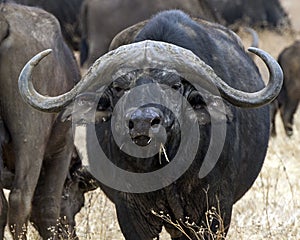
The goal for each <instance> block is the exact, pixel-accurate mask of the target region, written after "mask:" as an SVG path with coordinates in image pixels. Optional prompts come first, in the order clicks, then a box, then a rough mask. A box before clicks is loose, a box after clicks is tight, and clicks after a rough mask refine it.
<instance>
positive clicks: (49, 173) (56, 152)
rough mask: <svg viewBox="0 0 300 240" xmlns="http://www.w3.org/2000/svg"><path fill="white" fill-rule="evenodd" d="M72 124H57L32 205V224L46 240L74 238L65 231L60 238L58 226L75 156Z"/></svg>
mask: <svg viewBox="0 0 300 240" xmlns="http://www.w3.org/2000/svg"><path fill="white" fill-rule="evenodd" d="M69 124H70V122H65V123H61V122H56V125H55V127H54V128H53V130H52V133H51V137H50V139H49V145H48V146H47V149H46V153H45V159H44V163H43V167H42V171H41V175H40V179H39V182H38V185H37V189H36V192H35V196H34V201H33V204H32V208H33V211H32V216H31V220H32V221H33V222H34V224H35V226H36V227H37V229H38V231H39V233H40V234H41V236H42V237H43V239H62V238H66V239H67V238H68V235H69V234H70V235H71V234H72V233H65V232H64V230H62V231H61V232H62V235H61V232H60V231H59V230H61V228H64V226H59V217H60V204H61V198H62V191H63V185H64V182H65V179H66V177H67V174H68V170H69V165H70V161H71V155H72V152H73V140H72V139H73V138H72V132H71V128H70V127H69V126H68V125H69ZM64 235H66V236H64Z"/></svg>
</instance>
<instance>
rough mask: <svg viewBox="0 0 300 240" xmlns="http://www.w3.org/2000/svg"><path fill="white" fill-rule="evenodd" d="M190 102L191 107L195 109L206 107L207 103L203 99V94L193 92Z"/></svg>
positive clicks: (189, 98)
mask: <svg viewBox="0 0 300 240" xmlns="http://www.w3.org/2000/svg"><path fill="white" fill-rule="evenodd" d="M188 102H189V103H190V104H191V106H192V107H193V108H195V109H200V108H203V107H205V105H206V104H205V101H204V100H203V97H202V96H201V94H200V93H199V92H197V91H193V92H191V93H190V94H189V96H188Z"/></svg>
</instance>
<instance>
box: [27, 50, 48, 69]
mask: <svg viewBox="0 0 300 240" xmlns="http://www.w3.org/2000/svg"><path fill="white" fill-rule="evenodd" d="M52 51H53V50H52V49H50V48H49V49H46V50H44V51H42V52H39V53H38V54H36V55H35V56H34V57H33V58H32V60H31V61H30V65H31V66H36V65H37V64H38V63H39V62H40V61H41V60H42V59H43V58H45V57H46V56H48V55H49V54H50V53H51V52H52Z"/></svg>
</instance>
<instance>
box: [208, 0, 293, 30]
mask: <svg viewBox="0 0 300 240" xmlns="http://www.w3.org/2000/svg"><path fill="white" fill-rule="evenodd" d="M208 4H209V5H210V6H211V7H212V8H213V9H214V10H215V11H216V12H217V13H218V14H219V15H220V17H222V18H223V20H224V21H225V23H226V25H228V26H229V25H236V24H237V25H240V24H242V25H247V26H251V27H271V28H272V27H273V28H274V27H280V26H288V25H290V21H289V19H288V16H287V14H286V12H285V11H284V9H283V7H282V6H281V4H280V1H279V0H251V1H249V0H212V1H209V2H208Z"/></svg>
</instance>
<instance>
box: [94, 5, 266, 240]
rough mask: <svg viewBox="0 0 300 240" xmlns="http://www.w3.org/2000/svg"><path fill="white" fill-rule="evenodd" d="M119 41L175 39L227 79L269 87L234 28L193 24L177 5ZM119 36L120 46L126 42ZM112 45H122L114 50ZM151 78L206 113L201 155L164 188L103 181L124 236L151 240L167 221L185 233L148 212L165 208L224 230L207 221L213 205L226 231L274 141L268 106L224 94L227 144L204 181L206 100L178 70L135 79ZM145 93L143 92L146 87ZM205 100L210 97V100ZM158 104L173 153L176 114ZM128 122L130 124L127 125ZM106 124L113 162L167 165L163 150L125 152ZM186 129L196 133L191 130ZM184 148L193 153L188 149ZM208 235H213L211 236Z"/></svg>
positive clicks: (101, 129) (252, 87) (103, 135)
mask: <svg viewBox="0 0 300 240" xmlns="http://www.w3.org/2000/svg"><path fill="white" fill-rule="evenodd" d="M124 34H125V33H124ZM127 37H128V38H127ZM120 39H124V42H125V43H126V44H127V43H130V42H139V41H143V40H155V41H163V42H167V43H172V44H175V45H178V46H181V47H184V48H186V49H190V50H192V51H193V53H194V54H196V55H197V56H198V57H200V58H201V59H202V60H203V61H204V62H206V63H207V64H208V65H210V66H211V67H212V68H213V69H214V71H215V72H216V74H217V75H218V76H219V77H220V78H222V79H223V81H225V82H226V83H227V84H229V85H230V86H232V87H234V88H236V89H240V90H243V91H247V92H252V91H257V90H259V89H261V88H263V86H264V83H263V81H262V79H261V76H260V74H259V71H258V69H257V67H256V66H255V64H254V62H253V61H252V60H251V58H250V57H249V56H248V54H247V53H246V52H245V50H244V48H243V47H242V46H241V44H240V41H239V39H238V37H237V36H236V35H235V34H234V33H233V32H231V31H230V30H228V29H227V28H225V27H223V26H221V25H218V24H213V23H209V22H206V21H203V20H198V21H197V22H196V21H194V20H192V19H191V18H190V17H189V16H187V15H186V14H184V13H183V12H181V11H178V10H173V11H164V12H161V13H159V14H157V15H156V16H154V17H153V18H152V19H151V20H149V21H148V22H147V23H146V24H145V25H143V27H141V28H140V29H137V31H135V32H134V34H130V35H128V36H126V34H125V37H124V38H120ZM117 42H118V44H119V45H122V42H120V41H117ZM114 47H117V46H113V47H112V48H114ZM133 74H134V73H133ZM160 74H161V75H160ZM166 76H168V77H166ZM124 79H125V81H120V82H121V84H117V87H116V86H111V87H110V88H109V91H107V92H106V94H108V96H109V97H107V101H108V102H110V105H109V106H106V107H103V106H100V107H99V110H101V111H102V110H103V109H106V111H110V110H111V109H113V107H114V103H115V102H116V101H117V99H118V98H120V94H121V93H122V91H125V90H126V89H127V87H128V84H130V79H131V78H130V77H128V79H127V82H126V76H125V77H124ZM124 79H123V80H124ZM122 82H123V83H124V85H122ZM147 82H158V83H163V84H167V85H169V86H170V87H173V88H174V89H177V91H179V92H180V93H181V94H182V95H183V96H185V97H186V98H187V99H188V101H189V102H190V104H192V106H193V108H194V111H195V112H196V113H197V114H199V116H202V118H199V119H197V121H198V123H199V130H200V133H201V139H200V143H199V146H198V152H197V155H196V157H195V159H194V161H193V163H192V165H191V166H190V167H189V169H188V170H187V171H186V172H185V173H184V174H183V175H182V176H181V177H180V178H179V179H178V180H177V181H175V182H173V183H172V184H171V185H169V186H167V187H165V188H163V189H160V190H157V191H155V192H149V193H139V194H134V193H126V192H119V191H116V190H113V189H110V188H108V187H106V186H104V185H102V189H103V190H104V192H105V193H106V194H107V196H108V197H109V198H110V199H111V200H112V201H113V202H114V203H115V205H116V210H117V215H118V221H119V224H120V227H121V230H122V233H123V234H124V236H125V239H126V240H137V239H141V240H150V239H153V238H155V237H158V236H159V233H160V232H161V230H162V227H163V226H165V227H166V229H167V231H168V232H169V233H170V234H171V236H172V239H176V240H180V239H182V240H183V239H187V238H186V237H185V236H184V235H183V234H182V233H181V232H180V231H178V229H176V228H175V227H174V226H172V225H170V224H168V223H166V222H164V221H163V220H162V219H161V218H159V217H157V216H154V215H153V214H152V213H151V210H154V211H155V212H157V213H160V212H161V211H162V212H163V213H164V214H165V215H167V214H168V216H170V218H171V219H172V220H173V221H174V222H176V220H178V221H181V220H182V221H183V222H185V220H186V218H188V219H189V221H190V222H194V223H195V224H196V225H198V226H206V227H210V228H211V230H212V231H213V232H215V233H216V232H217V231H218V230H220V221H218V220H217V219H216V218H214V219H213V220H212V222H210V223H209V225H210V226H207V224H206V223H207V222H206V212H207V210H209V209H212V208H216V209H218V212H219V214H220V217H221V218H222V219H223V224H224V228H225V232H224V233H226V232H227V231H228V228H229V225H230V219H231V212H232V206H233V204H234V203H235V202H236V201H238V200H239V199H240V198H241V197H242V196H243V195H244V194H245V193H246V192H247V191H248V189H249V188H250V187H251V186H252V184H253V182H254V181H255V179H256V177H257V176H258V174H259V172H260V170H261V167H262V165H263V161H264V158H265V155H266V151H267V147H268V140H269V127H270V121H269V107H268V106H264V107H261V108H257V109H242V108H237V107H234V106H233V105H231V104H229V103H228V102H226V101H225V100H224V103H225V104H226V107H227V129H226V138H225V143H224V147H223V150H222V153H221V155H220V157H219V159H218V162H217V164H216V166H215V167H214V168H213V170H212V171H211V172H210V173H209V174H208V175H207V176H206V177H204V178H203V179H199V178H198V172H199V170H200V167H201V164H202V162H203V159H204V156H205V154H206V153H207V148H208V145H209V141H210V138H211V125H210V120H209V119H210V117H211V116H209V114H208V112H206V111H205V109H206V107H207V106H206V105H205V104H204V102H201V101H200V102H199V100H198V101H195V99H194V97H193V95H192V93H193V87H192V86H191V85H190V84H189V83H188V82H187V81H185V80H184V79H182V78H180V77H178V76H177V77H176V76H174V75H172V74H171V76H170V77H169V75H168V74H167V75H166V74H162V73H161V72H159V71H156V70H149V72H148V73H146V74H144V75H143V74H142V75H140V77H138V79H137V80H136V81H135V83H133V82H131V84H133V87H135V86H138V85H139V84H143V83H147ZM174 86H176V87H174ZM177 86H180V87H179V88H178V87H177ZM142 95H143V93H141V96H142ZM100 103H101V102H100ZM206 104H209V103H207V102H206ZM106 105H107V104H106ZM212 105H214V106H217V103H215V102H212ZM145 107H146V108H147V107H149V111H150V110H151V109H152V108H150V106H145ZM151 107H152V106H151ZM156 107H157V109H159V110H158V111H161V112H163V113H164V115H163V118H162V119H166V118H167V119H171V120H169V121H166V122H163V123H161V124H166V126H165V127H169V129H170V131H167V132H168V140H167V143H166V149H167V155H168V156H174V154H175V153H176V149H177V147H176V146H177V145H178V140H179V139H178V138H179V135H178V132H177V131H178V124H177V125H176V121H175V120H174V116H172V115H170V112H168V111H166V110H164V109H162V108H161V107H160V106H156ZM109 109H110V110H109ZM151 111H152V110H151ZM203 116H205V117H203ZM220 117H221V116H220ZM183 118H184V116H183ZM172 119H173V120H172ZM129 128H131V127H130V126H129ZM109 129H110V121H107V122H105V123H98V124H97V125H96V130H97V135H98V138H99V140H100V142H101V145H102V148H103V149H106V155H107V156H108V157H109V159H111V161H113V162H114V164H116V165H118V166H119V167H121V168H123V169H125V170H128V171H133V172H145V171H146V172H149V171H153V170H155V169H157V168H159V167H161V166H164V165H165V164H167V162H164V164H163V165H160V164H161V163H160V162H159V159H158V155H155V156H154V157H152V158H150V159H147V160H144V159H142V160H143V161H142V160H141V159H138V158H133V157H130V156H128V155H126V154H125V155H124V153H122V152H121V151H120V150H119V148H118V146H116V144H115V143H114V140H113V136H112V134H111V133H110V131H109ZM189 134H193V132H190V133H189ZM176 144H177V145H176ZM254 153H255V154H254ZM184 154H187V155H188V154H189V153H188V152H186V153H184ZM146 163H148V164H146ZM184 230H185V231H187V233H188V234H189V235H190V236H191V238H192V239H195V237H193V236H192V232H191V231H190V230H189V229H187V228H184ZM205 237H206V239H209V238H208V235H205Z"/></svg>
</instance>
